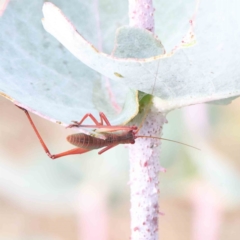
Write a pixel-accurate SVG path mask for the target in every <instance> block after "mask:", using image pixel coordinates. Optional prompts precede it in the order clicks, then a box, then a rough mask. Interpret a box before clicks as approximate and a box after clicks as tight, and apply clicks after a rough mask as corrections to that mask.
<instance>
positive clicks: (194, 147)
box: [135, 135, 201, 151]
mask: <svg viewBox="0 0 240 240" xmlns="http://www.w3.org/2000/svg"><path fill="white" fill-rule="evenodd" d="M135 138H155V139H160V140H165V141H168V142H174V143H178V144H181V145H185V146H187V147H191V148H195V149H196V150H199V151H201V149H199V148H197V147H194V146H191V145H189V144H186V143H182V142H178V141H174V140H170V139H166V138H160V137H151V136H139V135H138V136H135Z"/></svg>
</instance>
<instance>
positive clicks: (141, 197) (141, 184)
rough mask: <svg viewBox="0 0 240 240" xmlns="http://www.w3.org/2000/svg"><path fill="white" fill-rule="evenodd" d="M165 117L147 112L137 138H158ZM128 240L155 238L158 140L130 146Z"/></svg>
mask: <svg viewBox="0 0 240 240" xmlns="http://www.w3.org/2000/svg"><path fill="white" fill-rule="evenodd" d="M165 122H166V118H165V114H162V113H159V112H154V111H152V112H150V113H149V114H148V116H147V118H146V120H145V122H144V125H143V127H142V128H141V130H140V131H139V135H145V136H149V135H151V136H160V135H161V132H162V126H163V124H164V123H165ZM129 154H130V186H131V210H130V212H131V235H132V236H131V240H139V239H144V240H156V239H158V216H159V206H158V197H159V189H158V185H159V179H158V176H159V172H160V171H161V170H162V169H163V168H161V166H160V164H159V159H160V140H158V139H151V138H139V139H137V140H136V143H135V144H134V145H131V146H130V150H129Z"/></svg>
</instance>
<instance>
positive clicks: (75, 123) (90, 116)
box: [67, 112, 111, 128]
mask: <svg viewBox="0 0 240 240" xmlns="http://www.w3.org/2000/svg"><path fill="white" fill-rule="evenodd" d="M99 116H100V122H98V120H97V119H96V118H95V117H94V116H93V115H92V114H91V113H87V114H85V115H84V116H83V118H82V119H81V120H80V121H79V122H77V121H73V124H70V125H69V126H67V128H72V127H79V126H80V125H81V124H82V123H83V122H84V121H85V120H86V118H88V117H89V118H91V119H92V121H93V122H94V123H95V124H96V126H104V125H103V124H104V122H105V123H106V125H107V126H111V124H110V122H109V121H108V119H107V117H106V115H105V114H104V113H103V112H100V113H99Z"/></svg>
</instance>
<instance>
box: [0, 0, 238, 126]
mask: <svg viewBox="0 0 240 240" xmlns="http://www.w3.org/2000/svg"><path fill="white" fill-rule="evenodd" d="M53 3H54V4H56V5H57V6H58V7H59V8H60V9H61V10H62V11H63V12H64V14H65V15H66V16H67V17H68V18H69V19H70V21H71V22H73V23H74V25H75V26H76V28H75V27H73V25H72V24H71V23H70V21H69V20H67V19H66V17H64V15H63V13H61V11H60V10H59V9H58V8H56V7H55V6H54V5H52V4H50V3H45V4H44V9H43V12H44V20H43V24H44V27H45V29H46V30H47V31H48V32H50V33H51V34H52V35H53V36H54V37H56V38H57V39H58V40H59V41H60V42H61V43H62V44H63V45H64V46H65V47H66V48H68V50H70V52H72V53H73V55H75V56H76V57H77V58H78V59H79V60H81V61H82V63H81V62H80V61H78V60H77V59H76V58H74V57H73V56H72V55H71V54H70V53H69V52H68V51H67V50H66V49H65V48H64V47H62V45H61V44H60V43H58V42H57V41H56V39H54V38H52V37H51V36H50V35H49V34H48V33H47V32H45V31H44V29H43V28H42V26H41V23H40V19H41V18H42V13H41V8H42V3H41V2H38V1H31V2H29V1H27V0H19V1H10V3H9V5H8V7H7V9H6V11H5V12H4V14H3V16H2V17H1V21H0V28H1V34H0V42H1V44H0V52H1V55H0V59H1V66H0V94H1V95H3V96H5V97H7V98H9V99H10V100H12V101H13V102H14V103H18V104H20V105H22V106H24V107H27V108H28V109H30V110H32V111H34V112H36V113H38V114H40V115H42V116H44V117H46V118H48V119H51V120H53V121H59V122H63V123H64V124H65V125H66V124H69V122H70V121H71V120H79V119H80V118H81V117H82V116H83V115H84V114H86V113H88V112H91V113H93V114H94V115H96V114H97V112H99V111H103V112H104V113H105V114H106V115H107V116H108V117H109V119H110V121H111V122H112V124H120V123H124V122H126V121H128V120H129V119H131V118H132V117H133V116H134V115H135V114H136V113H137V112H138V101H137V92H136V90H141V91H142V92H145V93H150V94H151V93H153V95H155V96H158V97H159V98H160V99H159V100H158V101H157V102H158V107H159V110H161V111H169V110H171V109H174V108H177V107H181V106H186V105H190V104H195V103H202V102H209V101H213V100H220V99H224V98H229V97H235V96H238V95H240V81H239V76H240V69H239V67H238V65H239V57H238V56H239V54H240V46H239V45H240V43H239V41H238V39H240V30H239V29H240V28H239V25H240V18H239V16H238V11H237V9H239V5H240V3H238V2H237V1H235V2H228V1H226V0H224V1H221V3H219V2H208V1H202V2H201V3H200V5H199V6H196V2H195V1H190V0H188V1H184V2H182V1H176V2H174V4H173V3H171V2H166V1H158V2H156V13H155V19H156V24H157V26H156V35H159V39H158V38H156V37H155V36H153V35H152V36H151V39H150V37H149V33H145V34H144V33H142V32H141V38H142V42H143V43H144V42H148V43H150V42H152V43H153V44H152V46H151V47H150V48H147V49H149V50H147V51H146V49H145V48H142V51H140V50H141V48H140V49H139V48H138V49H135V50H134V49H133V50H134V51H135V53H134V52H133V53H131V55H129V56H130V57H131V56H141V59H134V58H127V59H126V58H125V59H123V57H126V56H128V55H127V54H126V53H127V51H129V49H131V41H130V40H131V39H133V36H134V35H136V36H140V35H139V34H140V31H142V30H140V29H135V28H132V29H130V28H128V27H125V28H121V29H119V30H118V33H117V37H116V39H117V40H116V41H117V42H115V45H114V38H115V31H116V29H117V27H119V26H123V25H124V24H126V23H127V1H126V2H125V1H118V2H116V1H110V0H109V1H104V0H102V1H99V2H98V5H96V2H95V1H91V0H90V1H87V2H85V1H81V2H79V1H76V0H73V1H71V3H69V2H66V1H62V0H56V1H53ZM76 29H78V31H76ZM79 32H80V33H81V35H82V36H84V38H83V37H82V36H81V35H80V34H79ZM126 33H128V34H126ZM129 36H131V39H130V38H129ZM119 39H121V43H125V44H126V49H128V50H127V51H125V52H124V53H122V54H121V53H119V52H118V54H117V57H116V56H115V57H114V52H115V51H113V53H112V54H110V55H108V54H109V53H111V52H112V49H114V50H116V49H117V46H118V45H119V44H120V41H119ZM186 39H188V40H186ZM185 40H186V41H185ZM157 42H161V43H162V45H163V46H164V48H165V49H166V53H165V54H162V45H161V44H156V43H157ZM194 43H196V44H195V45H194ZM186 46H187V48H184V47H186ZM189 46H192V47H189ZM121 47H122V49H124V46H123V45H122V46H121ZM136 51H138V52H136ZM139 51H140V52H139ZM148 51H149V52H148ZM104 52H105V53H104ZM153 53H155V54H154V55H155V56H152V54H153ZM144 57H145V58H144ZM158 63H159V69H158V70H157V68H158ZM86 65H87V66H86ZM89 67H90V68H89ZM156 72H158V75H157V76H156ZM111 79H112V80H111ZM153 86H154V87H153ZM132 89H133V90H132Z"/></svg>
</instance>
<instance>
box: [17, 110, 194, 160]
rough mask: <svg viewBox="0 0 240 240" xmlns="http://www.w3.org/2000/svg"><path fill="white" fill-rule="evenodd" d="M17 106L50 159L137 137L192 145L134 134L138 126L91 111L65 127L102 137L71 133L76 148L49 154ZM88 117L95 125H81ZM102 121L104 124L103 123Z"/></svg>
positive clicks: (121, 142) (104, 147)
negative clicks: (91, 130)
mask: <svg viewBox="0 0 240 240" xmlns="http://www.w3.org/2000/svg"><path fill="white" fill-rule="evenodd" d="M17 107H18V108H20V109H21V110H23V111H24V112H25V114H26V116H27V118H28V120H29V122H30V124H31V126H32V128H33V129H34V131H35V133H36V135H37V137H38V139H39V141H40V143H41V145H42V147H43V149H44V150H45V152H46V154H47V155H48V156H49V157H50V158H51V159H56V158H60V157H63V156H67V155H73V154H82V153H85V152H89V151H91V150H93V149H99V148H103V149H102V150H100V151H99V152H98V154H102V153H104V152H106V151H107V150H109V149H111V148H113V147H115V146H117V145H119V144H134V143H135V139H137V138H155V139H162V140H166V141H170V142H175V143H179V144H182V145H186V146H189V147H193V146H190V145H188V144H185V143H181V142H178V141H174V140H169V139H165V138H159V137H152V136H140V135H136V134H137V133H138V131H139V128H138V127H136V126H112V125H111V124H110V122H109V120H108V119H107V117H106V116H105V114H104V113H102V112H100V113H99V115H100V122H98V121H97V119H96V118H95V117H94V116H93V115H92V114H91V113H88V114H86V115H84V117H83V118H82V119H81V120H80V121H79V122H76V121H73V124H70V125H69V126H68V127H67V128H72V127H82V128H95V129H101V135H103V137H95V136H91V135H87V134H84V133H76V134H72V135H69V136H68V137H67V140H68V141H69V142H70V143H71V144H73V145H75V146H76V147H77V148H74V149H71V150H68V151H66V152H62V153H58V154H51V153H50V151H49V149H48V147H47V146H46V144H45V143H44V141H43V139H42V137H41V135H40V134H39V132H38V130H37V128H36V126H35V124H34V122H33V121H32V119H31V117H30V115H29V113H28V111H27V110H26V109H24V108H22V107H19V106H17ZM88 117H89V118H90V119H91V120H92V121H93V122H94V123H95V125H82V123H83V122H84V121H85V120H86V118H88ZM104 122H105V124H106V125H104ZM193 148H195V147H193ZM196 149H198V148H196Z"/></svg>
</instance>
